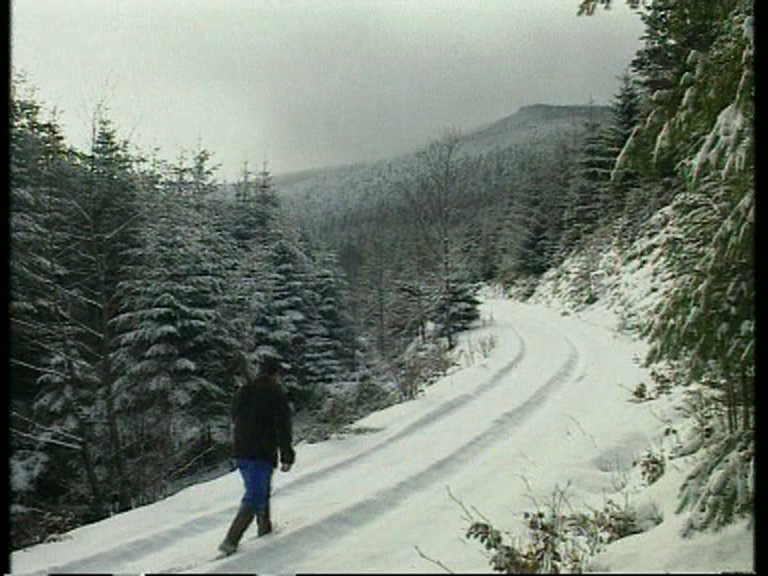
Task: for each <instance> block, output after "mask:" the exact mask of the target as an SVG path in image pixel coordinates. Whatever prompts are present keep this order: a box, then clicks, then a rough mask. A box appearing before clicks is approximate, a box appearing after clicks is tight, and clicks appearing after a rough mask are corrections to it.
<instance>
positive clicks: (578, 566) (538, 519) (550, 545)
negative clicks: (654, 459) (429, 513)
mask: <svg viewBox="0 0 768 576" xmlns="http://www.w3.org/2000/svg"><path fill="white" fill-rule="evenodd" d="M459 504H460V505H461V506H462V509H463V510H464V512H465V514H466V515H467V517H468V519H469V520H470V526H469V528H468V530H467V537H468V538H471V539H474V540H478V541H479V542H480V543H481V544H482V545H483V546H484V548H485V549H486V551H487V552H488V553H489V554H490V555H489V563H490V565H491V567H492V568H493V569H494V570H495V571H496V572H503V573H507V574H531V573H543V574H559V573H563V572H568V573H580V572H583V571H584V570H585V568H586V567H587V563H588V561H589V559H590V558H591V557H592V556H594V555H595V554H597V553H598V552H600V551H601V550H603V548H604V547H605V546H606V545H607V544H609V543H610V542H613V541H615V540H618V539H620V538H624V537H626V536H629V535H632V534H637V533H639V532H642V531H645V530H648V529H650V528H652V527H653V526H656V525H657V524H659V523H660V522H661V521H662V517H661V514H660V512H659V511H658V509H657V508H656V507H655V506H654V505H652V504H651V505H648V506H646V507H645V508H644V509H643V510H642V511H641V512H640V513H638V511H636V510H635V509H634V508H632V507H630V506H628V505H625V506H623V507H622V506H619V505H618V504H616V503H615V502H614V501H613V500H610V499H609V500H608V501H607V502H606V503H605V505H604V506H603V508H602V509H601V510H591V511H590V512H589V513H586V512H578V511H573V510H572V509H571V511H570V512H569V513H566V512H565V508H569V509H570V508H571V507H570V504H569V503H568V500H567V497H566V490H565V489H561V488H559V487H557V486H556V487H555V489H554V492H553V494H552V497H551V499H550V501H549V503H548V505H547V507H546V509H545V510H541V509H539V510H537V511H536V512H524V513H523V520H524V525H525V527H526V529H527V533H526V535H525V537H524V538H514V537H513V536H512V535H511V534H510V533H509V532H501V531H500V530H498V529H497V528H495V527H494V526H493V525H492V524H491V522H490V521H489V520H488V519H487V518H482V519H479V520H478V519H476V518H475V517H474V515H473V514H472V512H471V511H470V510H468V509H467V508H466V507H465V506H464V505H463V504H461V502H459Z"/></svg>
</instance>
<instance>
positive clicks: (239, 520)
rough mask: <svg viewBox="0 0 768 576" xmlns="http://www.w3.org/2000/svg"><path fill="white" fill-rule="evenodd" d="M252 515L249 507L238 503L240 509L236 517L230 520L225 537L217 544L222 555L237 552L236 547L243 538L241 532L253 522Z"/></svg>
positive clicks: (243, 503)
mask: <svg viewBox="0 0 768 576" xmlns="http://www.w3.org/2000/svg"><path fill="white" fill-rule="evenodd" d="M253 517H254V513H253V510H251V507H250V506H249V505H248V504H246V503H245V502H241V503H240V509H239V510H238V511H237V516H235V519H234V520H232V525H231V526H230V527H229V531H228V532H227V536H226V537H225V538H224V541H223V542H222V543H221V544H219V550H221V551H222V552H223V553H224V554H227V555H229V554H232V553H233V552H234V551H235V550H237V545H238V544H239V543H240V538H242V537H243V532H245V531H246V530H247V529H248V526H250V525H251V522H253Z"/></svg>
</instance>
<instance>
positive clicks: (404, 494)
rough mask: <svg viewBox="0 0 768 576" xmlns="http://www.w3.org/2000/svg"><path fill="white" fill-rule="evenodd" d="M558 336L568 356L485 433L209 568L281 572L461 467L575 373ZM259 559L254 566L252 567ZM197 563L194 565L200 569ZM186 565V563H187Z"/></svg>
mask: <svg viewBox="0 0 768 576" xmlns="http://www.w3.org/2000/svg"><path fill="white" fill-rule="evenodd" d="M561 336H562V337H563V338H564V339H565V341H566V343H567V344H568V355H567V357H566V359H565V361H564V362H563V363H562V364H561V365H560V367H559V368H558V370H557V371H556V372H555V374H554V375H552V376H551V377H550V378H549V379H548V380H547V381H546V382H545V383H544V385H543V386H541V387H540V388H538V389H537V390H536V391H535V392H534V393H533V394H532V395H531V396H530V397H528V399H527V400H525V401H524V402H523V403H522V404H520V405H519V406H517V407H515V408H513V409H511V410H508V411H506V412H504V413H502V414H501V415H500V416H498V417H497V418H496V419H495V420H493V422H492V424H491V426H490V427H489V428H488V429H486V430H485V431H484V432H481V433H480V434H478V435H476V436H474V437H473V438H472V439H471V440H469V441H468V442H466V443H465V444H463V445H462V446H461V447H459V448H458V449H457V450H455V451H454V452H452V453H451V454H449V455H447V456H445V457H443V458H441V459H440V460H437V461H435V462H434V463H432V464H431V465H430V466H429V467H428V468H426V469H425V470H422V471H421V472H418V473H416V474H414V475H413V476H409V477H407V478H405V479H404V480H402V481H400V482H398V483H397V484H395V485H393V486H391V487H389V488H385V489H382V490H379V491H378V492H377V493H376V494H374V495H373V496H371V497H370V498H366V499H365V500H362V501H360V502H357V503H355V504H352V505H350V506H348V507H346V508H344V509H342V510H339V511H337V512H334V513H333V514H331V515H329V516H325V517H322V518H319V519H318V520H317V521H315V522H313V523H311V524H308V525H305V526H302V527H300V528H298V529H296V530H295V531H291V532H288V533H286V534H285V535H283V536H280V537H279V538H278V539H270V540H269V541H268V542H266V541H265V542H264V543H263V546H262V545H261V542H259V543H258V547H257V548H253V549H250V550H243V551H242V553H241V554H238V555H235V556H233V557H232V558H231V559H226V560H223V561H222V562H221V563H218V564H217V565H216V566H215V567H214V569H213V570H212V572H230V573H231V572H240V571H247V572H253V571H256V570H258V571H262V572H263V571H267V572H274V573H280V572H284V571H285V568H286V564H287V563H286V558H290V560H291V563H295V562H296V560H297V555H298V556H299V557H301V554H302V551H304V550H311V549H312V548H313V547H318V546H323V545H325V544H326V543H331V542H334V541H336V540H338V539H339V538H340V537H343V535H344V534H346V533H348V532H351V531H354V530H358V529H359V528H361V527H363V526H364V525H366V524H367V523H369V522H371V521H373V520H375V519H376V518H377V517H379V516H381V515H383V514H386V513H388V512H392V511H393V510H395V509H396V508H397V507H398V506H399V505H400V504H402V503H403V502H404V501H405V500H407V499H408V498H410V497H412V496H413V495H415V494H416V493H418V492H419V491H421V490H423V489H425V488H428V487H429V486H431V485H432V484H434V483H436V482H438V481H440V480H443V479H445V477H446V476H447V475H449V474H451V473H453V472H455V471H457V470H458V469H460V468H461V467H463V466H466V464H467V461H468V460H470V459H472V458H473V457H474V456H477V455H480V454H481V453H482V452H483V451H484V450H485V449H487V448H488V447H490V446H492V445H493V444H494V443H496V442H498V441H499V440H501V439H503V438H504V437H507V436H508V435H509V434H510V433H511V432H513V431H514V430H515V429H516V428H519V427H520V426H521V425H522V424H523V423H524V422H525V421H526V420H527V419H528V418H529V417H530V416H532V415H533V414H535V413H536V412H537V411H538V409H539V408H541V406H542V405H543V404H544V403H545V402H546V401H547V399H548V398H549V397H550V396H551V395H552V394H553V393H555V392H556V391H557V390H558V389H559V388H561V387H562V386H563V385H565V383H566V382H568V381H569V380H571V379H572V378H573V377H574V374H575V371H576V367H577V365H578V360H579V354H578V351H577V349H576V346H575V345H574V344H573V342H572V341H571V340H570V339H569V338H568V337H567V336H565V335H564V334H561ZM254 561H255V562H257V563H258V568H257V567H256V566H254ZM200 567H201V566H197V568H198V569H199V568H200ZM190 569H191V568H190Z"/></svg>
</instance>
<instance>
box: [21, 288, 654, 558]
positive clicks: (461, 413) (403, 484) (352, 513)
mask: <svg viewBox="0 0 768 576" xmlns="http://www.w3.org/2000/svg"><path fill="white" fill-rule="evenodd" d="M482 315H483V317H484V318H485V319H486V320H489V319H491V320H490V321H487V322H486V325H485V326H484V327H482V328H478V329H477V330H475V331H473V332H471V333H469V334H467V335H465V336H464V338H463V341H462V344H461V348H462V349H463V350H464V351H465V353H464V354H463V356H462V357H461V358H462V359H461V364H462V365H461V366H460V367H458V368H456V369H454V370H452V371H451V373H450V374H449V375H447V376H446V377H445V378H443V379H442V380H440V381H439V382H437V383H435V384H434V385H432V386H430V387H429V388H428V389H427V391H426V393H425V394H424V395H423V396H421V397H419V398H418V399H417V400H414V401H412V402H406V403H403V404H399V405H396V406H392V407H390V408H388V409H386V410H383V411H381V412H378V413H375V414H371V415H370V416H368V417H366V418H364V419H363V420H361V421H359V422H358V423H356V428H358V429H359V430H361V431H364V432H366V433H361V434H348V435H346V436H344V437H338V438H334V439H332V440H329V441H327V442H323V443H319V444H314V445H306V444H301V445H299V446H298V447H297V463H296V466H295V467H294V469H293V470H292V471H291V472H290V473H288V474H281V473H277V474H276V475H275V481H274V490H273V499H272V502H273V520H274V522H275V525H276V533H275V534H272V535H270V536H267V537H264V538H261V539H257V538H256V537H255V529H252V530H251V531H249V532H247V533H246V535H245V537H244V539H243V542H242V544H241V547H240V551H239V552H238V553H237V554H235V555H234V556H232V557H230V558H226V559H223V560H218V561H213V558H214V556H215V555H216V546H217V545H218V543H219V542H220V541H221V539H222V538H223V536H224V533H225V532H226V529H227V527H228V525H229V522H230V520H231V518H232V517H233V516H234V514H235V510H236V507H237V505H238V502H239V499H240V497H241V495H242V483H241V480H240V477H239V474H238V473H236V472H235V473H232V474H229V475H226V476H224V477H222V478H219V479H217V480H214V481H211V482H207V483H204V484H199V485H197V486H193V487H191V488H188V489H186V490H184V491H182V492H180V493H178V494H176V495H174V496H173V497H171V498H168V499H166V500H165V501H163V502H158V503H156V504H154V505H151V506H146V507H143V508H140V509H137V510H133V511H131V512H128V513H125V514H121V515H118V516H115V517H113V518H110V519H108V520H105V521H102V522H100V523H98V524H94V525H91V526H85V527H82V528H80V529H78V530H75V531H73V532H71V533H69V534H68V535H67V536H66V537H65V539H63V540H62V541H60V542H55V543H51V544H46V545H41V546H36V547H33V548H30V549H27V550H23V551H19V552H15V553H14V554H13V555H12V558H11V561H12V570H13V572H14V573H29V572H38V571H39V572H96V571H101V572H120V573H139V572H185V571H190V572H229V573H231V572H250V573H253V572H260V573H264V572H267V573H295V572H326V571H330V572H382V571H385V572H429V571H437V572H439V571H441V568H439V567H438V566H437V565H436V564H434V563H431V562H428V561H426V560H425V559H424V558H422V557H421V555H420V554H419V553H418V552H417V550H416V547H418V548H419V550H421V551H422V552H423V553H424V554H426V555H428V556H430V557H432V558H434V559H436V560H439V561H440V562H442V563H443V564H445V565H446V566H448V567H449V568H451V569H452V570H455V571H489V569H490V568H489V566H488V561H487V559H486V558H485V557H484V555H483V553H482V551H481V549H480V546H479V545H477V544H476V543H474V542H469V541H467V540H466V539H465V538H464V537H463V536H464V533H465V531H466V528H467V526H468V524H467V520H466V519H465V518H464V517H463V513H462V510H461V508H460V507H459V505H458V504H457V503H456V502H455V501H454V500H453V499H452V498H451V497H450V496H449V493H448V491H449V490H450V492H451V494H453V495H454V496H455V497H456V498H459V499H461V500H462V501H463V502H464V503H465V504H466V505H467V506H473V507H475V508H476V509H477V510H478V511H480V512H481V513H482V514H483V515H485V516H486V517H488V518H490V519H491V520H492V521H493V522H494V524H495V525H496V526H497V527H500V528H506V527H513V526H515V525H516V523H518V522H519V521H520V518H521V514H522V512H523V511H525V510H534V509H536V504H535V503H538V504H539V505H540V506H544V505H545V504H546V501H547V499H548V498H549V496H550V495H551V493H552V490H553V489H554V488H555V486H559V487H560V488H565V487H566V485H568V491H567V494H568V501H569V503H570V504H571V505H572V506H574V508H583V507H584V506H585V505H590V506H594V507H600V506H601V504H602V503H604V501H605V498H606V495H607V494H613V493H615V492H616V491H617V490H621V489H622V488H623V487H624V486H626V485H627V478H628V475H629V474H630V469H631V467H632V461H633V459H635V458H636V457H637V456H638V455H639V454H641V453H642V451H643V450H644V449H646V448H647V447H648V446H650V445H651V444H652V443H653V442H655V441H657V440H658V438H657V437H656V435H659V434H661V429H662V427H663V426H662V419H663V418H664V415H663V414H659V413H657V412H655V411H654V410H653V406H652V405H649V404H633V403H630V402H628V401H627V400H628V398H629V392H628V390H629V389H631V388H633V387H634V386H635V385H636V384H637V383H639V382H642V381H647V374H646V373H645V370H644V369H643V368H641V367H640V366H639V362H638V359H639V358H641V357H642V355H643V354H644V346H643V344H642V343H641V342H638V341H636V340H633V339H631V338H629V337H628V336H624V335H620V334H617V333H616V332H615V331H614V330H612V329H611V327H610V326H611V324H612V319H611V318H609V317H606V318H605V319H603V318H601V317H600V316H599V315H598V316H597V317H592V318H589V319H588V318H579V317H576V316H568V315H563V314H561V313H559V312H556V311H554V310H552V309H549V308H547V307H544V306H540V305H530V304H521V303H516V302H513V301H508V300H489V301H487V302H486V303H485V304H484V305H483V312H482ZM603 320H604V321H603ZM491 335H493V336H494V337H495V339H496V347H495V349H494V350H493V352H492V353H491V355H490V356H489V357H487V358H486V357H484V356H483V355H482V354H480V352H479V346H478V343H479V342H480V341H481V339H483V338H487V337H489V336H491Z"/></svg>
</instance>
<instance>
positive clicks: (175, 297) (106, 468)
mask: <svg viewBox="0 0 768 576" xmlns="http://www.w3.org/2000/svg"><path fill="white" fill-rule="evenodd" d="M630 4H632V5H633V7H634V8H635V9H637V10H638V11H639V12H640V15H641V18H642V19H643V22H644V24H645V35H644V37H643V47H642V48H641V49H640V50H639V51H638V53H637V55H636V57H635V59H634V60H633V61H632V63H631V66H630V67H629V68H628V70H627V72H626V74H625V75H624V76H623V77H622V78H620V79H617V91H616V95H615V98H614V101H613V102H612V104H611V105H610V106H609V107H604V106H582V107H547V106H534V107H530V108H527V109H525V110H521V111H520V112H519V113H518V114H517V115H515V116H514V117H511V118H514V119H515V121H516V122H519V121H521V119H527V121H529V122H531V125H532V126H534V127H535V126H538V127H539V128H540V130H539V133H538V136H536V135H535V134H537V132H536V131H535V130H534V131H529V132H526V137H525V138H524V139H523V140H520V139H515V138H513V137H512V136H511V134H512V133H513V132H512V131H510V130H509V129H507V128H508V126H507V124H508V123H507V124H502V123H499V124H497V125H495V126H494V127H492V129H487V130H486V131H485V132H484V135H485V137H486V140H485V142H488V141H489V140H488V135H489V134H492V136H493V137H492V138H491V139H490V140H491V141H492V142H493V145H481V144H480V143H479V142H480V136H479V133H475V134H468V135H461V134H459V133H458V132H456V131H446V132H445V133H444V134H443V135H442V136H441V137H439V138H437V139H435V140H434V141H432V142H430V143H428V144H426V145H425V146H424V148H423V149H421V150H420V151H419V152H417V153H416V154H412V155H406V156H404V157H402V158H399V159H397V160H393V161H390V162H381V163H378V164H373V165H369V166H365V167H354V168H349V169H348V170H346V171H341V172H342V173H344V174H345V176H344V177H338V176H337V177H335V178H332V179H329V178H326V183H325V184H323V185H320V184H318V183H319V182H321V181H322V180H323V178H322V177H315V178H312V179H307V180H306V182H309V183H310V184H307V186H305V187H304V188H303V189H301V192H300V193H297V192H294V193H290V194H289V193H288V192H284V191H282V190H281V184H280V183H279V182H281V181H282V182H285V184H284V186H285V188H286V189H288V188H291V186H289V180H288V179H285V180H281V179H278V178H273V177H272V175H271V174H270V172H269V170H268V167H267V166H266V165H265V166H264V167H263V168H262V169H261V170H260V171H258V172H252V171H251V170H250V168H249V166H248V165H247V164H244V165H243V169H242V174H241V176H240V178H239V179H238V181H237V182H235V183H231V184H224V183H222V182H221V181H220V180H219V179H218V178H217V166H216V164H215V153H214V152H211V151H209V150H207V149H205V148H203V147H202V146H198V148H197V149H195V150H192V151H188V152H185V153H183V154H181V155H180V156H179V158H178V159H177V160H176V161H175V162H168V161H165V160H162V159H161V158H160V154H159V151H153V152H151V153H149V154H147V153H145V152H142V151H140V150H137V149H136V148H135V147H133V146H132V144H131V143H130V142H129V141H127V140H125V139H123V138H122V137H121V136H120V134H119V130H118V128H117V127H116V126H115V125H114V124H113V122H112V121H111V120H110V117H109V112H108V107H107V106H106V105H101V106H99V107H97V109H96V110H95V112H94V115H93V121H92V125H91V134H92V138H91V143H90V146H89V149H88V150H77V149H74V148H73V147H71V146H69V145H67V143H66V139H65V136H64V134H63V133H62V130H61V128H60V126H59V124H58V123H57V119H56V113H55V110H53V111H50V110H47V109H46V108H45V106H44V105H43V104H42V103H41V102H40V101H39V99H38V98H37V96H36V94H35V92H34V89H33V88H32V87H31V86H29V85H28V83H27V82H25V81H24V80H23V78H21V77H14V78H13V81H12V86H11V94H10V111H9V116H10V118H9V123H10V152H11V154H10V209H11V213H10V227H11V250H10V267H9V268H10V286H11V299H10V302H9V313H10V320H11V326H10V327H11V332H10V353H9V357H10V375H11V380H10V381H11V392H10V398H11V406H10V414H9V426H10V429H11V450H12V452H11V460H10V461H11V488H12V493H11V498H12V508H11V515H12V528H13V530H12V540H13V545H14V547H19V546H24V545H28V544H30V543H33V542H37V541H39V540H40V539H41V538H44V537H45V536H47V535H50V534H55V533H58V532H61V531H64V530H66V529H69V528H71V527H74V526H76V525H78V524H81V523H83V522H89V521H93V520H96V519H98V518H102V517H104V516H106V515H109V514H111V513H116V512H119V511H124V510H128V509H130V508H132V507H135V506H139V505H142V504H145V503H148V502H151V501H154V500H156V499H158V498H161V497H163V496H165V495H167V494H169V493H170V492H172V491H173V490H174V489H177V488H178V487H179V486H181V485H183V483H184V482H185V481H191V479H194V478H197V477H199V474H201V473H203V472H206V471H212V470H216V469H221V466H226V465H227V459H228V449H229V405H230V401H231V398H232V395H233V393H234V391H235V389H236V387H237V386H238V385H239V384H240V383H241V382H242V380H243V378H247V377H248V375H249V374H251V373H252V372H253V371H254V370H256V369H258V366H259V363H260V361H261V359H263V358H264V357H266V356H276V357H278V358H280V360H281V361H282V363H283V366H284V371H285V375H284V378H283V384H284V385H285V387H286V389H287V392H288V395H289V398H290V401H291V406H292V410H293V412H294V414H295V416H296V422H297V423H299V424H306V426H305V427H302V426H299V435H301V434H306V437H307V438H308V439H310V440H311V439H313V438H319V437H322V436H323V434H327V432H328V430H332V429H333V427H334V426H339V425H343V424H345V423H349V422H351V421H352V420H353V419H354V418H355V417H357V416H360V415H362V414H364V413H366V412H369V411H371V410H374V409H376V408H379V407H382V406H385V405H388V404H391V403H394V402H398V401H403V400H407V399H409V398H412V397H414V396H415V395H416V394H418V391H419V389H420V388H421V387H422V386H424V385H425V384H426V383H427V382H429V380H430V379H431V378H432V377H433V376H435V375H436V374H439V373H440V371H441V370H445V368H446V362H447V357H448V354H447V353H448V351H449V350H450V349H451V348H452V346H453V345H454V343H455V341H456V335H457V334H458V333H459V332H460V331H461V330H464V329H466V328H467V327H468V326H470V325H471V324H472V323H473V322H474V321H475V320H477V318H478V311H477V305H478V300H477V297H476V291H477V288H478V286H480V285H481V284H483V283H500V284H502V285H504V286H506V287H510V288H512V289H514V293H515V294H516V295H518V296H519V297H523V298H524V297H526V296H527V295H529V294H531V293H532V292H533V290H534V289H535V287H536V283H537V281H538V279H540V278H541V276H542V275H543V274H544V273H545V272H546V271H547V270H550V269H552V268H554V267H557V266H558V265H559V264H561V263H562V262H563V261H564V260H565V259H566V258H567V257H568V256H570V255H572V254H577V253H579V252H580V251H583V250H585V249H587V248H588V247H593V246H595V245H600V244H613V245H619V246H622V247H626V248H627V249H628V248H629V247H630V246H631V244H632V241H633V239H635V238H636V237H637V236H638V235H639V234H640V233H641V232H642V231H643V230H645V229H646V228H647V226H648V223H649V221H650V220H651V218H652V216H654V215H655V214H658V213H659V211H662V210H664V211H666V213H668V214H669V217H668V218H667V219H666V222H667V224H666V226H667V234H666V235H665V236H664V238H665V240H664V241H665V242H666V243H668V250H667V251H666V254H667V256H666V258H665V261H664V262H663V263H660V265H663V266H665V267H666V269H667V270H668V271H669V273H670V274H671V275H672V278H673V283H672V288H671V290H670V291H669V293H668V294H666V295H665V298H663V300H662V304H661V305H660V307H659V308H658V309H657V310H656V311H655V314H654V316H653V318H651V319H650V320H649V322H648V323H647V326H646V327H645V328H646V336H647V337H648V338H649V339H650V341H651V343H652V350H651V354H650V356H649V358H648V362H649V363H665V364H667V365H670V366H673V367H674V372H673V373H674V374H675V375H676V376H675V377H676V382H675V384H678V385H681V386H688V387H690V388H691V389H692V390H695V391H696V393H697V395H698V396H697V397H698V398H700V400H701V402H702V403H703V404H704V405H705V406H706V412H705V411H703V410H702V411H700V412H699V413H706V414H707V417H706V419H705V421H703V422H702V423H701V426H702V431H703V433H704V432H706V445H707V449H708V450H709V451H710V452H709V453H710V455H711V457H709V458H708V459H706V460H705V462H704V463H703V464H702V466H701V468H700V469H699V470H697V471H696V473H694V474H693V475H692V476H691V477H690V478H689V479H688V480H687V481H686V484H685V486H683V489H682V491H681V496H682V498H681V505H682V506H689V507H695V508H696V510H698V511H700V512H702V514H701V522H700V525H702V526H704V525H708V524H709V523H710V522H711V521H713V520H717V522H719V523H722V522H727V521H729V520H730V519H731V518H733V516H734V515H735V514H740V513H744V512H748V511H751V509H752V506H753V496H752V494H753V488H752V481H753V472H752V467H753V462H754V457H753V454H754V424H755V417H754V329H755V320H754V308H753V307H754V279H753V275H754V268H753V244H754V174H753V169H754V137H753V129H752V124H753V117H754V100H753V98H754V94H753V92H754V85H753V60H752V59H753V38H752V5H751V3H749V2H745V1H743V0H718V1H716V2H701V1H693V0H653V1H649V2H639V1H638V2H630ZM598 5H606V6H609V5H610V2H605V1H604V0H600V1H599V2H598V1H594V0H593V1H585V2H583V3H582V11H584V12H586V13H593V12H595V9H596V8H597V6H598ZM593 17H599V16H597V15H595V16H593ZM565 108H568V110H567V114H568V116H569V118H571V119H573V118H576V120H569V122H568V123H566V124H557V123H553V122H552V120H553V118H555V117H557V116H558V114H562V113H563V111H564V109H565ZM554 125H556V126H557V129H545V127H551V126H554ZM504 126H506V127H507V128H505V129H502V127H504ZM336 173H337V174H339V173H340V172H339V171H337V172H336ZM293 188H294V190H296V189H300V187H297V186H293ZM589 301H590V300H589V297H587V299H585V301H584V303H585V304H588V303H589ZM304 430H306V432H304ZM317 430H320V432H319V433H318V432H317ZM217 467H218V468H217ZM715 476H717V477H719V478H720V481H721V482H722V483H725V484H728V486H730V487H731V489H730V490H726V491H725V492H724V493H725V494H727V495H728V496H727V497H726V498H724V499H723V498H719V499H714V498H710V497H709V496H710V492H708V485H709V484H708V482H709V479H710V478H712V477H715Z"/></svg>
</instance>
